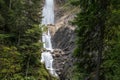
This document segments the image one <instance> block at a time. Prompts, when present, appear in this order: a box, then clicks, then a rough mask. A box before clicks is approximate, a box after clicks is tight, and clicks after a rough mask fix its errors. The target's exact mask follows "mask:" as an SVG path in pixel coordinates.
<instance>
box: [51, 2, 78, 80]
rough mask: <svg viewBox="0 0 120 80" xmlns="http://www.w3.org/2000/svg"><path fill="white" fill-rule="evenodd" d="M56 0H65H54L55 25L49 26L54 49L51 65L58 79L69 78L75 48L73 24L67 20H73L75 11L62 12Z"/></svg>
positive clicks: (67, 79) (66, 79)
mask: <svg viewBox="0 0 120 80" xmlns="http://www.w3.org/2000/svg"><path fill="white" fill-rule="evenodd" d="M58 1H67V0H56V3H55V5H56V7H55V25H54V26H52V27H51V26H50V27H49V30H50V33H51V34H52V36H51V39H52V47H53V49H54V51H53V52H52V55H53V57H54V61H53V67H54V69H56V72H57V74H58V75H59V77H60V80H71V78H70V77H71V75H72V73H73V72H72V69H73V64H74V62H75V58H73V56H72V55H73V52H74V49H75V39H76V36H75V26H72V25H70V24H69V21H71V20H73V19H74V17H75V13H69V12H68V13H69V14H68V13H64V10H61V9H60V8H59V7H60V6H58V5H57V4H59V3H58Z"/></svg>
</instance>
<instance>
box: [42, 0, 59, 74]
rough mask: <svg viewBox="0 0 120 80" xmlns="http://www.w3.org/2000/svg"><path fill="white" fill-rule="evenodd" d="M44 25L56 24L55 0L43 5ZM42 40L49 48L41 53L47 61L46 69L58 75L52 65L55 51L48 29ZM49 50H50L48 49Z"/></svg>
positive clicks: (43, 61) (46, 0)
mask: <svg viewBox="0 0 120 80" xmlns="http://www.w3.org/2000/svg"><path fill="white" fill-rule="evenodd" d="M42 16H43V19H42V24H43V25H46V26H47V25H50V24H52V25H54V1H53V0H45V5H44V7H43V13H42ZM42 42H43V47H44V48H45V49H46V50H47V51H45V52H43V53H42V54H41V62H42V63H45V67H46V69H47V70H48V71H49V72H50V74H52V75H53V76H57V74H56V72H55V70H54V69H53V67H52V64H53V57H52V54H51V52H52V51H53V48H52V44H51V35H50V32H49V29H48V32H43V34H42ZM48 50H49V51H48Z"/></svg>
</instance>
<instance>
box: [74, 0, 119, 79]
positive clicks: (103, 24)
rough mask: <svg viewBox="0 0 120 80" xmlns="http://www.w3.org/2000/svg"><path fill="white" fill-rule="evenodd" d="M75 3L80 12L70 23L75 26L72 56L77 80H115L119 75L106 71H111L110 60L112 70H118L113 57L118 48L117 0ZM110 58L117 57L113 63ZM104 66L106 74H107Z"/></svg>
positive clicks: (80, 1)
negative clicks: (74, 47) (75, 34)
mask: <svg viewBox="0 0 120 80" xmlns="http://www.w3.org/2000/svg"><path fill="white" fill-rule="evenodd" d="M76 1H77V0H76ZM72 3H73V2H72ZM74 3H75V2H74ZM77 3H79V4H80V13H79V14H77V17H76V18H75V20H74V22H73V24H75V25H77V29H76V33H77V43H76V44H77V48H76V50H75V52H74V55H75V56H76V57H77V59H78V61H77V69H78V71H79V75H78V80H93V79H94V80H118V79H119V76H118V74H119V73H120V72H119V71H118V72H117V73H114V72H111V71H110V70H112V71H114V68H115V67H113V65H112V63H113V62H114V61H116V63H115V66H116V67H117V68H116V70H119V68H118V67H119V65H118V64H120V63H119V61H118V58H119V57H118V55H119V54H118V52H117V53H116V54H115V52H116V51H118V50H119V49H118V47H119V46H120V45H119V44H118V43H119V40H118V38H119V31H118V30H119V23H118V21H117V20H119V19H120V18H119V9H120V8H119V5H118V4H119V1H115V0H110V1H109V0H97V1H96V0H79V1H77ZM77 5H78V4H77ZM114 11H115V13H114ZM116 17H117V18H116ZM114 18H116V19H117V20H115V19H114ZM112 21H113V22H112ZM111 24H112V26H111ZM116 31H117V32H116ZM114 42H115V43H116V44H115V43H114ZM114 44H115V45H114ZM113 46H114V47H113ZM111 50H112V51H115V52H111ZM106 51H107V53H106ZM112 55H117V56H116V59H115V56H114V60H111V58H113V56H112ZM108 56H109V57H108ZM109 61H110V63H109V65H108V62H109ZM106 67H107V68H108V70H109V72H110V73H109V72H108V74H106V73H107V71H108V70H107V71H106ZM112 74H113V75H114V76H113V75H112Z"/></svg>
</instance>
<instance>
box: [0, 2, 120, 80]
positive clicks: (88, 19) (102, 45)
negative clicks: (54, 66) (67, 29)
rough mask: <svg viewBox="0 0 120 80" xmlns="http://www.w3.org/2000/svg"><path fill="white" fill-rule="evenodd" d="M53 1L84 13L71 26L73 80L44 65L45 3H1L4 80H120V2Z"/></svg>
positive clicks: (1, 72)
mask: <svg viewBox="0 0 120 80" xmlns="http://www.w3.org/2000/svg"><path fill="white" fill-rule="evenodd" d="M54 1H55V4H56V5H59V6H62V7H64V10H66V11H67V9H65V8H66V7H68V8H69V6H70V7H73V8H77V11H79V12H77V13H74V14H75V15H76V16H75V17H74V19H73V20H72V21H70V24H71V25H72V26H75V28H76V29H75V34H76V37H75V42H74V43H75V49H74V51H73V52H72V56H73V60H74V65H73V66H72V67H73V69H72V71H71V72H70V73H67V75H69V74H71V75H70V77H69V79H67V77H66V76H65V77H66V79H65V78H64V79H63V78H62V77H60V79H59V78H55V77H54V76H52V75H51V74H50V73H49V71H48V70H47V69H46V68H45V65H44V64H43V63H41V62H40V59H41V53H42V50H43V42H42V41H41V38H42V32H43V31H42V28H41V27H42V26H43V25H42V24H41V21H42V18H43V16H42V8H43V6H44V2H45V0H0V80H120V0H54ZM68 10H70V9H68ZM64 12H65V11H63V13H64ZM59 15H60V14H59ZM55 16H56V15H55ZM43 27H44V26H43ZM59 34H60V33H59ZM63 34H64V33H63ZM58 37H59V36H58ZM68 62H70V61H68Z"/></svg>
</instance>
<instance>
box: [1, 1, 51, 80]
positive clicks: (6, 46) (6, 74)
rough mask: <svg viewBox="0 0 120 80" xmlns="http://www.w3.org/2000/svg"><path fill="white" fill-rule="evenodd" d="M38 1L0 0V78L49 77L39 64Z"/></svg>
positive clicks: (34, 79)
mask: <svg viewBox="0 0 120 80" xmlns="http://www.w3.org/2000/svg"><path fill="white" fill-rule="evenodd" d="M40 3H41V4H42V1H41V0H0V80H48V79H49V80H51V79H52V78H51V77H50V75H49V74H48V72H47V70H46V69H44V66H43V65H42V64H41V63H40V56H41V54H40V53H41V48H42V43H41V42H40V41H39V40H40V37H41V29H40V28H39V24H40V21H41V17H40V16H41V8H42V7H41V4H40Z"/></svg>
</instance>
